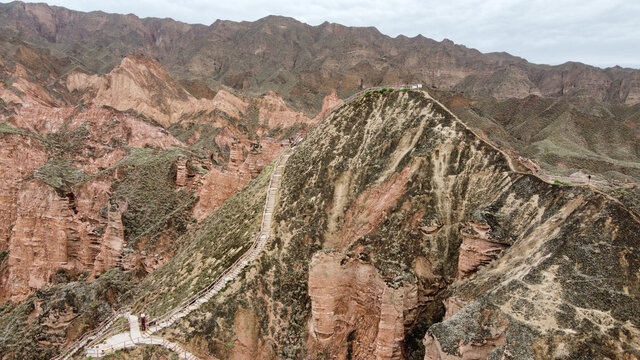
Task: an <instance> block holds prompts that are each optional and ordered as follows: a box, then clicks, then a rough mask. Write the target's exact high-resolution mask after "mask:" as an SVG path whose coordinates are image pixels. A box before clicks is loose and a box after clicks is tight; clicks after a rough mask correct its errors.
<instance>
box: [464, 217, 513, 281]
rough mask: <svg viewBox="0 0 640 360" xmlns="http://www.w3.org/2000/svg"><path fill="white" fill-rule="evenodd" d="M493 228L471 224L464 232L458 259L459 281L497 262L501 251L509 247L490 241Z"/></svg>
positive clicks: (486, 225)
mask: <svg viewBox="0 0 640 360" xmlns="http://www.w3.org/2000/svg"><path fill="white" fill-rule="evenodd" d="M490 230H491V227H490V226H489V225H488V224H486V223H485V224H478V223H475V222H470V223H469V224H467V226H465V227H464V228H463V229H462V230H461V232H462V244H460V255H459V257H458V275H457V276H456V278H457V279H458V280H460V279H464V278H466V277H469V276H470V275H471V274H473V273H474V272H476V271H477V270H478V268H479V267H480V266H482V265H487V264H489V263H490V262H491V261H492V260H495V259H496V258H497V257H498V256H499V255H500V253H501V251H502V250H503V249H504V248H505V247H507V245H505V244H500V243H496V242H492V241H491V240H490V239H489V231H490Z"/></svg>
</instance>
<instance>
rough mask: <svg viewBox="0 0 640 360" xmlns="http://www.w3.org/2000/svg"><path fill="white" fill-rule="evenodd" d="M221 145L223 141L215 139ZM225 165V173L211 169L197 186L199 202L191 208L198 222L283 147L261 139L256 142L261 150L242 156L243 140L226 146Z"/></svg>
mask: <svg viewBox="0 0 640 360" xmlns="http://www.w3.org/2000/svg"><path fill="white" fill-rule="evenodd" d="M216 139H218V141H220V143H221V144H226V141H225V140H223V139H221V138H220V137H217V138H216ZM230 147H231V150H230V154H229V163H228V166H227V169H226V170H223V169H218V168H213V169H211V170H210V171H209V173H208V174H206V175H204V176H203V177H202V178H201V180H199V181H200V182H201V186H199V188H198V190H197V191H196V193H197V195H198V197H199V200H198V203H197V204H196V205H195V206H194V209H193V214H194V216H195V217H196V218H197V219H202V218H204V217H205V216H207V215H208V214H210V213H211V212H212V211H213V210H215V209H217V208H218V207H220V205H222V204H223V203H224V202H225V200H227V199H229V198H230V197H232V196H233V195H234V194H236V193H237V192H238V191H240V190H241V189H242V188H244V187H245V186H246V185H247V183H249V181H250V180H251V179H252V178H254V177H255V176H256V175H257V174H259V173H260V171H262V169H264V167H265V166H267V165H269V164H270V163H271V162H272V161H273V160H274V159H275V158H276V157H277V156H278V155H279V154H280V153H281V152H282V150H283V147H282V146H281V145H280V144H279V143H278V142H276V141H274V140H269V139H264V140H262V141H261V142H260V148H261V151H260V152H259V153H254V152H251V151H248V152H247V153H246V157H245V155H244V151H245V150H244V149H247V148H249V141H248V140H247V139H242V140H240V142H239V143H236V144H230Z"/></svg>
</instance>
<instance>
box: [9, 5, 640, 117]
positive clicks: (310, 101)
mask: <svg viewBox="0 0 640 360" xmlns="http://www.w3.org/2000/svg"><path fill="white" fill-rule="evenodd" d="M0 33H1V34H2V42H3V43H5V44H6V43H11V41H12V39H16V38H17V39H19V40H21V41H26V42H29V43H32V44H34V45H36V46H39V47H44V48H47V49H50V50H51V53H52V54H54V55H56V56H63V57H68V58H69V60H70V62H71V63H72V64H73V66H77V67H79V68H83V69H85V70H87V71H90V72H98V73H106V72H108V71H110V70H111V69H112V68H113V67H115V66H116V65H117V64H119V63H120V61H121V59H122V58H123V57H124V56H127V55H131V54H135V53H144V54H146V55H148V56H151V57H154V58H156V59H157V60H158V61H159V62H160V63H161V64H162V65H163V66H164V67H166V69H167V70H168V71H169V73H171V74H172V75H173V76H174V77H175V78H177V79H179V80H184V79H198V80H201V81H204V83H206V84H207V85H208V86H209V87H211V88H214V89H216V88H219V87H221V86H229V87H232V88H234V89H237V90H242V91H246V92H249V93H264V92H266V91H267V90H274V91H276V92H278V93H280V94H282V95H283V96H284V97H285V99H287V101H289V102H291V103H292V104H294V105H295V106H296V107H297V108H298V109H299V110H303V111H305V112H307V113H311V112H314V111H318V110H319V109H320V106H321V99H322V97H323V96H324V95H326V94H327V93H328V92H330V91H332V90H334V89H335V90H337V91H338V95H340V96H343V97H344V96H345V95H349V94H351V93H353V92H355V91H356V90H358V89H362V88H366V87H369V86H376V85H389V84H400V83H414V82H421V83H424V84H426V85H427V86H428V87H430V88H437V89H440V90H455V91H458V92H464V93H465V95H469V96H474V97H476V96H493V97H495V98H497V99H505V98H512V97H516V98H523V97H526V96H528V95H539V96H545V97H572V96H586V97H590V98H593V99H596V100H598V101H604V102H608V103H621V104H629V105H632V104H637V103H639V102H640V70H633V69H624V68H619V67H615V68H608V69H600V68H597V67H593V66H589V65H584V64H581V63H574V62H569V63H565V64H562V65H558V66H548V65H536V64H532V63H529V62H528V61H526V60H524V59H522V58H519V57H516V56H512V55H509V54H507V53H488V54H483V53H481V52H479V51H477V50H475V49H469V48H467V47H465V46H462V45H456V44H454V43H453V42H451V41H449V40H444V41H442V42H437V41H435V40H432V39H428V38H425V37H423V36H420V35H419V36H416V37H413V38H408V37H406V36H398V37H396V38H391V37H389V36H386V35H384V34H382V33H380V32H379V31H378V30H377V29H376V28H374V27H367V28H358V27H347V26H343V25H339V24H334V23H328V22H325V23H323V24H321V25H318V26H310V25H307V24H304V23H301V22H299V21H296V20H295V19H292V18H287V17H281V16H268V17H265V18H263V19H260V20H257V21H255V22H244V21H243V22H233V21H223V20H218V21H216V22H214V23H213V24H211V25H210V26H205V25H191V24H185V23H182V22H178V21H174V20H171V19H157V18H146V19H140V18H138V17H136V16H135V15H131V14H129V15H118V14H107V13H104V12H99V11H97V12H90V13H83V12H78V11H72V10H68V9H65V8H61V7H57V6H48V5H46V4H33V3H23V2H11V3H8V4H0ZM3 48H4V49H3V50H6V48H7V46H6V45H5V46H3Z"/></svg>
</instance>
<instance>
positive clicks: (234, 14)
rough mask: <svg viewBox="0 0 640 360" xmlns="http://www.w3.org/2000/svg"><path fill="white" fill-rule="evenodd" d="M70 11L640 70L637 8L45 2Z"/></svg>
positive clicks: (346, 0) (238, 0) (540, 1)
mask: <svg viewBox="0 0 640 360" xmlns="http://www.w3.org/2000/svg"><path fill="white" fill-rule="evenodd" d="M45 1H46V2H47V3H49V4H52V5H60V6H64V7H67V8H70V9H74V10H81V11H91V10H103V11H106V12H114V13H121V14H126V13H133V14H136V15H138V16H140V17H150V16H152V17H161V18H165V17H170V18H173V19H176V20H180V21H184V22H187V23H201V24H206V25H209V24H211V23H212V22H214V21H215V20H216V19H225V20H235V21H239V20H249V21H253V20H256V19H259V18H262V17H264V16H266V15H284V16H291V17H293V18H296V19H298V20H300V21H303V22H306V23H308V24H311V25H318V24H320V23H322V22H324V21H330V22H336V23H340V24H344V25H349V26H375V27H377V28H378V30H380V31H381V32H382V33H384V34H387V35H390V36H396V35H398V34H404V35H407V36H415V35H417V34H422V35H424V36H426V37H429V38H432V39H436V40H442V39H444V38H448V39H451V40H453V41H454V42H455V43H458V44H463V45H466V46H468V47H473V48H476V49H478V50H480V51H483V52H491V51H506V52H509V53H511V54H513V55H517V56H521V57H524V58H526V59H527V60H529V61H531V62H534V63H544V64H560V63H563V62H566V61H580V62H584V63H587V64H591V65H596V66H600V67H607V66H614V65H620V66H624V67H633V68H640V0H435V1H433V0H427V1H418V0H325V1H317V0H306V1H305V0H292V1H289V0H268V1H258V0H232V1H229V0H178V1H176V0H109V1H103V0H100V1H98V0H45Z"/></svg>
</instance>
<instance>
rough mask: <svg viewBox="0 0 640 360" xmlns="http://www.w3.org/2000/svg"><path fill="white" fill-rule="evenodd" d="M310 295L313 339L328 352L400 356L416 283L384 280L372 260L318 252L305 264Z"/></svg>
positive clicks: (411, 315)
mask: <svg viewBox="0 0 640 360" xmlns="http://www.w3.org/2000/svg"><path fill="white" fill-rule="evenodd" d="M309 297H310V298H311V304H312V308H311V314H312V316H311V319H310V329H309V330H310V333H311V334H310V335H311V338H312V339H313V340H312V342H313V341H315V342H317V343H318V345H317V346H319V347H321V348H325V351H327V352H328V353H329V354H331V355H330V356H332V357H335V358H341V359H344V358H346V357H347V354H358V357H359V358H377V359H401V358H403V352H402V341H403V340H404V331H405V324H406V325H409V324H411V323H412V320H413V319H414V318H415V315H416V306H417V301H418V294H417V287H416V285H415V284H411V283H409V282H404V281H399V282H397V283H395V284H387V283H385V281H384V280H383V278H382V276H381V275H380V274H379V273H378V271H377V270H376V269H375V267H374V266H373V265H371V264H367V263H364V262H362V261H359V260H350V259H349V258H347V257H346V256H344V255H342V254H340V253H324V252H320V253H317V254H316V255H315V256H314V257H313V259H312V260H311V264H310V267H309ZM311 346H313V345H311Z"/></svg>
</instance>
